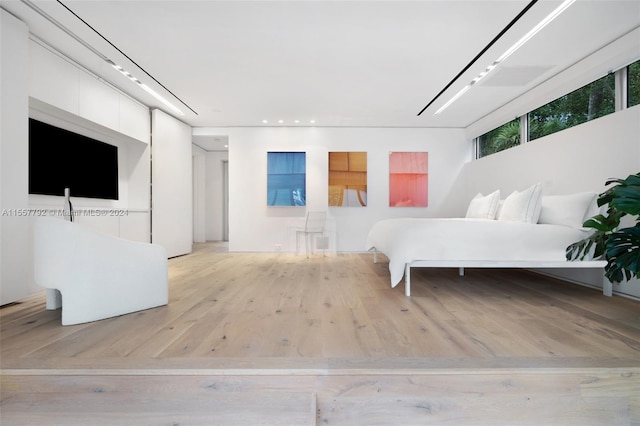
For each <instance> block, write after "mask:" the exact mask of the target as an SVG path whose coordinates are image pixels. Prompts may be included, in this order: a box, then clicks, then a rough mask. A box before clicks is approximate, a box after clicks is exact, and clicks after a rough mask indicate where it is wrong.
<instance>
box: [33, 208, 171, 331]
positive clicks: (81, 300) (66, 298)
mask: <svg viewBox="0 0 640 426" xmlns="http://www.w3.org/2000/svg"><path fill="white" fill-rule="evenodd" d="M34 226H35V227H34V268H35V269H34V280H35V282H36V284H38V285H39V286H41V287H44V288H47V289H56V290H59V291H60V293H61V295H62V325H72V324H80V323H85V322H90V321H97V320H101V319H105V318H111V317H115V316H119V315H123V314H128V313H131V312H137V311H141V310H144V309H149V308H154V307H157V306H162V305H166V304H167V303H168V299H169V286H168V269H167V255H166V252H165V249H164V248H163V247H162V246H160V245H157V244H149V243H142V242H136V241H130V240H125V239H123V238H118V237H114V236H112V235H107V234H103V233H100V232H96V231H94V230H92V229H89V228H86V227H84V226H82V225H80V224H77V223H75V222H68V221H64V220H61V219H54V218H38V219H36V221H35V225H34Z"/></svg>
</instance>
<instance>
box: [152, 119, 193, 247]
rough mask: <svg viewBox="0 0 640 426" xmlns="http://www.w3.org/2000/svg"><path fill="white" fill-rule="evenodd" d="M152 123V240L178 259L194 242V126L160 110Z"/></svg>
mask: <svg viewBox="0 0 640 426" xmlns="http://www.w3.org/2000/svg"><path fill="white" fill-rule="evenodd" d="M151 120H152V125H151V128H152V132H153V140H152V144H151V151H152V154H151V158H152V163H151V170H152V193H151V199H152V221H151V229H152V236H151V238H152V242H153V243H157V244H160V245H162V246H164V248H165V249H166V251H167V255H168V256H169V257H174V256H179V255H183V254H187V253H191V249H192V243H193V213H192V208H193V201H192V200H193V189H192V185H193V181H192V149H191V127H189V126H187V125H186V124H184V123H182V122H180V121H178V120H176V119H175V118H173V117H171V116H170V115H168V114H166V113H164V112H162V111H160V110H157V109H155V110H153V111H152V113H151Z"/></svg>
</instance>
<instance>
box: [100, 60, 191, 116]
mask: <svg viewBox="0 0 640 426" xmlns="http://www.w3.org/2000/svg"><path fill="white" fill-rule="evenodd" d="M107 62H108V63H109V64H110V65H111V66H112V67H114V68H115V69H117V70H118V71H119V72H120V73H121V74H122V75H124V76H125V77H127V78H128V79H129V80H131V81H133V82H134V83H136V84H138V85H139V86H140V88H142V89H143V90H144V91H146V92H147V93H149V94H150V95H151V96H153V97H154V98H156V99H157V100H159V101H160V102H162V103H163V104H164V105H165V106H166V107H167V108H169V109H170V110H171V111H173V112H175V113H176V114H179V115H184V113H183V112H182V111H180V109H178V108H177V107H176V106H175V105H173V104H172V103H171V102H169V101H168V100H166V99H165V98H163V97H162V96H161V95H160V94H159V93H157V92H156V91H155V90H153V89H152V88H151V87H149V86H147V85H146V84H144V83H143V82H141V81H140V80H138V79H137V78H135V77H134V76H132V75H131V73H129V71H127V70H125V69H124V68H122V67H121V66H120V65H118V64H116V63H115V62H113V61H112V60H111V59H107Z"/></svg>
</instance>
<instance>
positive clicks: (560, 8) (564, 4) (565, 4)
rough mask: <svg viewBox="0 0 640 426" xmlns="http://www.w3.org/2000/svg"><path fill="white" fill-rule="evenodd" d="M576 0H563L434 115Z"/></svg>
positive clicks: (447, 106) (437, 112) (445, 107)
mask: <svg viewBox="0 0 640 426" xmlns="http://www.w3.org/2000/svg"><path fill="white" fill-rule="evenodd" d="M575 1H576V0H565V1H564V2H562V4H561V5H560V6H558V7H557V8H556V9H555V10H554V11H553V12H551V13H550V14H549V15H547V17H546V18H544V19H543V20H542V21H540V22H539V23H538V24H537V25H536V26H535V27H533V28H532V29H531V30H530V31H529V32H528V33H526V34H525V35H524V36H523V37H522V38H521V39H520V40H518V41H517V42H516V43H515V44H514V45H513V46H511V47H510V48H508V49H507V50H506V51H505V52H504V53H503V54H502V55H500V57H499V58H498V59H496V60H495V61H494V62H493V63H492V64H491V65H489V66H488V67H487V68H485V70H484V71H482V72H481V73H480V74H478V76H477V77H476V78H474V79H473V80H471V82H470V83H469V84H467V85H466V86H465V87H463V88H462V90H460V91H459V92H458V93H456V94H455V95H454V96H453V97H452V98H451V99H449V101H447V103H445V104H444V105H442V106H441V107H440V109H438V110H437V111H436V112H435V113H434V114H433V115H438V114H440V113H441V112H442V111H444V110H445V109H447V108H449V106H450V105H451V104H452V103H454V102H455V101H456V100H457V99H458V98H459V97H460V96H462V95H463V94H464V93H465V92H466V91H467V90H469V89H470V88H471V86H473V85H474V84H476V83H478V82H479V81H480V80H482V79H483V78H484V77H486V76H487V74H489V73H490V72H491V71H492V70H494V69H495V68H496V67H497V66H498V64H500V63H501V62H503V61H504V60H505V59H507V58H508V57H509V56H511V55H512V54H513V53H514V52H515V51H516V50H518V49H520V48H521V47H522V46H523V45H524V44H525V43H526V42H527V41H529V40H530V39H531V38H532V37H533V36H534V35H536V34H537V33H538V32H539V31H540V30H541V29H543V28H544V27H546V26H547V24H549V23H550V22H551V21H553V20H554V19H556V18H557V17H558V16H559V15H560V14H561V13H562V12H564V11H565V10H566V9H567V8H568V7H569V6H571V5H572V4H573V3H574V2H575Z"/></svg>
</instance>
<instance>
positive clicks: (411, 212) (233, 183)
mask: <svg viewBox="0 0 640 426" xmlns="http://www.w3.org/2000/svg"><path fill="white" fill-rule="evenodd" d="M199 132H200V133H202V132H205V133H206V130H203V129H199ZM211 134H217V135H219V134H225V135H228V136H229V179H230V228H229V234H230V236H229V249H230V251H274V250H277V248H276V245H278V244H279V245H281V246H282V247H287V244H288V231H287V228H288V226H289V224H291V222H292V220H296V219H300V218H303V217H304V215H305V213H306V210H307V209H321V210H327V209H328V211H329V217H330V218H331V220H332V221H335V227H336V238H337V241H336V242H337V244H336V248H337V251H341V252H360V251H364V248H365V247H364V245H365V240H366V235H367V232H368V231H369V228H370V227H371V226H372V225H373V223H374V222H376V221H377V220H380V219H383V218H387V217H400V216H423V217H432V216H439V215H463V214H464V208H466V203H461V204H460V203H459V204H456V203H449V204H448V205H445V202H444V201H445V200H446V198H447V196H448V194H449V192H450V189H451V185H452V184H453V182H454V181H455V179H456V176H457V175H458V173H459V172H460V170H461V168H462V166H463V164H464V163H465V162H467V161H469V160H470V158H471V152H472V147H471V143H469V142H468V141H466V140H465V139H464V133H463V131H462V130H451V129H396V128H291V127H271V128H215V129H212V130H211ZM268 151H304V152H306V153H307V206H306V208H304V207H267V201H266V190H267V187H266V185H267V182H266V175H267V152H268ZM330 151H366V152H367V153H368V155H367V161H368V196H367V198H368V205H367V206H366V207H332V208H328V207H327V198H328V189H327V185H328V153H329V152H330ZM390 151H420V152H425V151H426V152H428V153H429V206H428V207H426V208H424V207H421V208H416V207H403V208H400V207H395V208H393V207H389V206H388V203H389V201H388V188H389V159H388V155H389V152H390ZM213 161H217V160H216V159H214V160H213Z"/></svg>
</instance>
